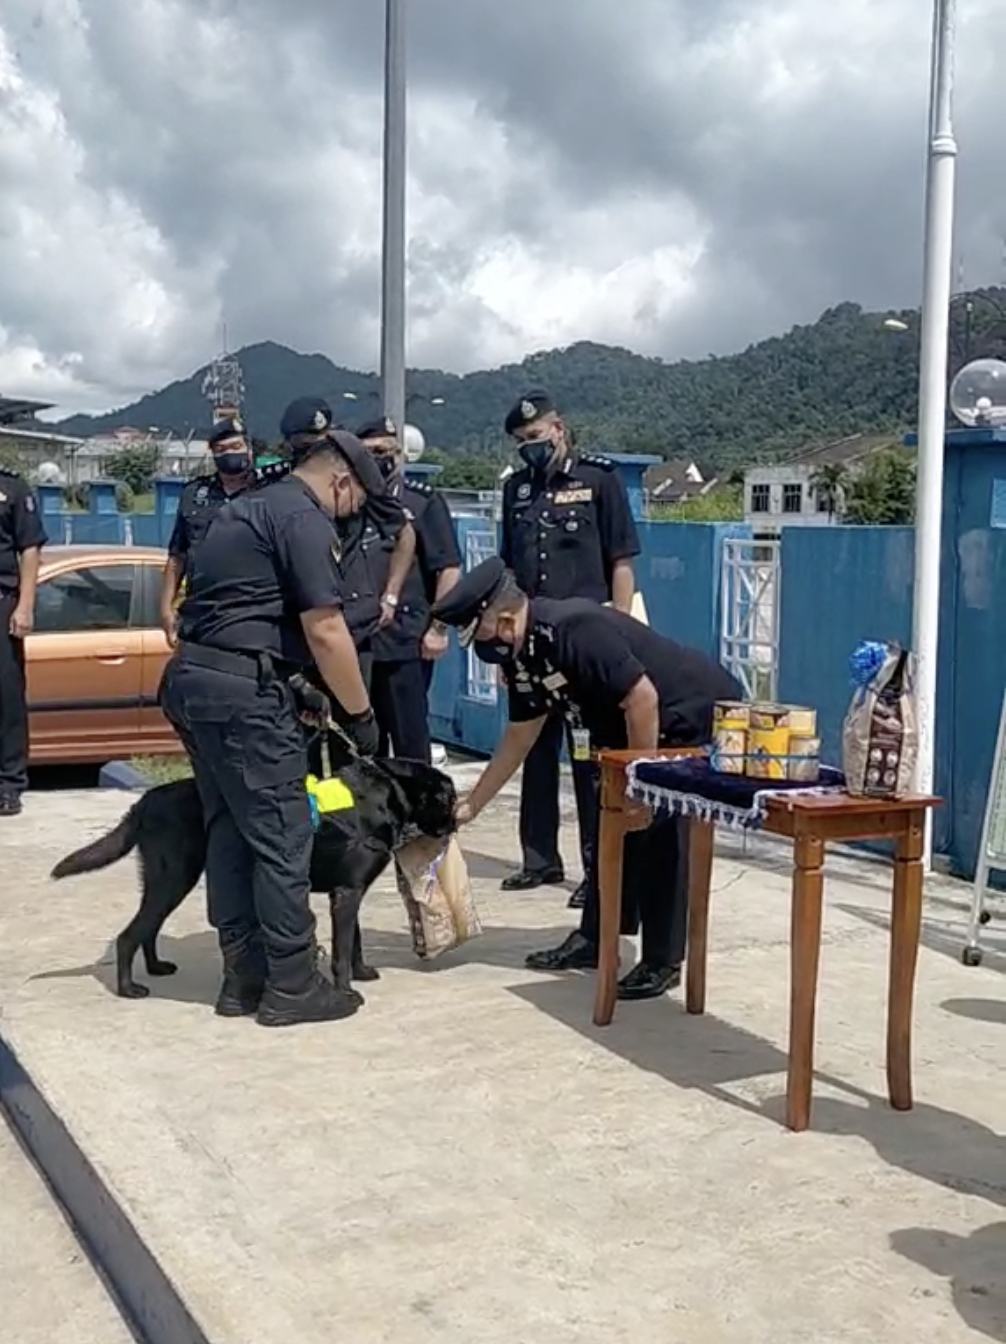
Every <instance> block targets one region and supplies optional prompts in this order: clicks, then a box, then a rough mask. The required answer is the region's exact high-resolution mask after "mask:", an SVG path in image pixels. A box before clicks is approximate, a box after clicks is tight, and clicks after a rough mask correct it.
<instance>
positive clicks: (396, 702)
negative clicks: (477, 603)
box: [370, 481, 461, 761]
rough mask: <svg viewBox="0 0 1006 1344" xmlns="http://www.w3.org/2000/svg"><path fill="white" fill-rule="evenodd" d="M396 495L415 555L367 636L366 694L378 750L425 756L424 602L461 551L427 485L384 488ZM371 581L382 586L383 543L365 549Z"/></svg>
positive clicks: (428, 669) (428, 671)
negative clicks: (394, 601) (385, 621)
mask: <svg viewBox="0 0 1006 1344" xmlns="http://www.w3.org/2000/svg"><path fill="white" fill-rule="evenodd" d="M389 489H390V490H391V492H392V493H393V494H395V496H396V497H397V498H398V499H400V500H401V503H402V507H403V509H404V510H405V516H406V518H408V520H409V521H410V522H411V523H412V526H413V527H414V528H415V530H416V555H415V559H414V560H413V562H412V565H411V566H410V568H409V572H408V574H407V575H406V578H405V582H404V584H403V585H402V591H401V593H400V594H399V600H398V606H397V608H396V609H395V616H394V619H393V620H392V621H391V623H390V624H389V625H386V626H384V628H383V629H381V630H378V631H377V633H376V634H375V635H374V639H373V650H374V670H373V683H372V697H373V703H374V713H375V714H376V715H377V722H378V724H379V726H380V728H381V742H382V745H381V754H382V755H385V754H387V747H388V744H389V743H390V745H391V747H392V748H393V750H394V753H395V755H396V756H401V757H405V758H407V759H409V760H415V761H429V759H430V725H429V704H428V700H427V693H428V690H429V684H430V677H431V676H432V672H433V663H432V661H431V660H430V659H428V658H425V659H424V658H423V656H422V648H421V644H422V639H423V636H424V635H425V634H426V632H427V630H428V629H429V628H430V604H431V603H432V602H433V600H434V598H435V597H436V591H437V580H438V578H439V577H440V575H441V574H442V573H443V571H444V570H445V569H451V568H454V567H457V568H460V566H461V553H460V551H459V550H458V541H457V537H456V535H455V533H454V523H453V520H452V519H451V515H450V511H449V509H448V508H447V505H446V503H445V502H444V499H443V497H442V496H441V495H439V494H438V493H437V491H436V490H434V489H433V488H432V487H431V486H429V485H427V484H425V482H421V483H413V482H411V481H409V482H403V481H396V482H393V483H392V485H391V486H390V487H389ZM370 554H371V557H372V561H373V564H374V573H375V580H376V586H377V588H378V590H379V591H380V592H383V591H384V587H385V584H386V582H387V577H388V565H389V561H390V558H391V553H390V549H389V548H388V547H387V546H383V547H375V548H374V549H373V550H372V551H371V553H370Z"/></svg>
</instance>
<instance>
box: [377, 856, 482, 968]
mask: <svg viewBox="0 0 1006 1344" xmlns="http://www.w3.org/2000/svg"><path fill="white" fill-rule="evenodd" d="M395 872H396V877H397V880H398V891H399V895H400V896H401V898H402V901H403V903H404V905H405V912H406V914H407V915H408V917H409V929H410V931H411V934H412V950H413V951H414V952H415V954H416V956H417V957H421V958H422V959H423V960H424V961H429V960H432V959H433V958H434V957H439V956H442V955H443V953H444V952H449V951H450V950H451V949H452V948H454V947H460V945H461V944H462V943H466V942H468V941H469V939H471V938H477V937H478V936H479V934H480V933H481V932H482V923H481V921H480V919H479V914H478V911H477V910H476V909H475V902H474V901H473V900H472V886H471V880H470V878H469V876H468V865H467V864H466V863H465V858H464V855H463V854H462V853H461V846H460V845H459V844H458V842H457V838H456V837H455V836H451V838H450V840H449V841H448V842H447V843H446V845H445V843H444V841H443V840H434V839H432V838H431V837H430V836H425V835H423V836H419V837H418V839H416V840H410V841H409V843H408V844H407V845H403V846H402V848H401V849H400V850H399V851H398V853H397V854H396V855H395Z"/></svg>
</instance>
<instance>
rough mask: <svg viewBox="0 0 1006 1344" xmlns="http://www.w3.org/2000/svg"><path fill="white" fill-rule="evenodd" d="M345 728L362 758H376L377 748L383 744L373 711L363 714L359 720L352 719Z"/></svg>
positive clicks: (369, 710)
mask: <svg viewBox="0 0 1006 1344" xmlns="http://www.w3.org/2000/svg"><path fill="white" fill-rule="evenodd" d="M343 726H344V727H345V729H346V732H347V733H348V734H349V736H350V737H351V738H352V739H353V742H354V744H355V746H356V749H357V751H358V752H359V753H360V755H361V756H375V755H376V754H377V748H378V747H379V746H380V743H381V734H380V731H379V730H378V727H377V720H376V719H375V718H374V711H373V710H372V709H368V710H367V712H366V714H361V715H360V716H359V718H356V719H350V721H349V722H348V723H347V724H344V725H343Z"/></svg>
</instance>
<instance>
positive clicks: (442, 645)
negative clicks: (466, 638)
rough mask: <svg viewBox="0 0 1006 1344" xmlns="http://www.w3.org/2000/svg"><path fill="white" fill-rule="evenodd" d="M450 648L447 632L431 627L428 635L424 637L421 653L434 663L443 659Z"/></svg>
mask: <svg viewBox="0 0 1006 1344" xmlns="http://www.w3.org/2000/svg"><path fill="white" fill-rule="evenodd" d="M449 647H450V640H449V639H448V638H447V631H446V630H435V629H434V628H433V627H432V626H430V628H429V630H427V632H426V634H425V635H423V642H422V644H421V645H420V653H421V654H422V655H423V657H424V658H428V659H429V660H430V661H431V662H432V661H433V659H435V658H442V657H443V656H444V654H445V653H446V652H447V650H448V648H449Z"/></svg>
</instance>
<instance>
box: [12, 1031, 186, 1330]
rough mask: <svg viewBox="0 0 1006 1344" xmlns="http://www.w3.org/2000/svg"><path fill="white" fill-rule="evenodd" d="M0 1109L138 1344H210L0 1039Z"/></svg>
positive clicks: (87, 1163)
mask: <svg viewBox="0 0 1006 1344" xmlns="http://www.w3.org/2000/svg"><path fill="white" fill-rule="evenodd" d="M2 1025H3V1024H2V1020H0V1111H2V1112H3V1114H4V1115H5V1116H6V1117H7V1119H8V1121H9V1122H10V1124H11V1127H12V1128H13V1130H14V1132H15V1133H16V1134H17V1136H18V1137H19V1139H20V1140H21V1142H22V1143H23V1144H24V1146H25V1148H26V1150H27V1151H28V1153H29V1154H30V1156H31V1158H32V1160H33V1161H34V1162H35V1164H36V1166H37V1167H38V1169H39V1170H40V1171H41V1173H42V1175H43V1177H44V1178H45V1180H46V1182H47V1183H48V1185H49V1187H50V1189H51V1190H52V1192H53V1194H54V1195H55V1197H56V1199H57V1200H58V1201H59V1203H60V1205H61V1206H62V1208H63V1211H64V1213H65V1214H66V1215H67V1217H68V1218H69V1220H70V1222H71V1224H72V1226H73V1228H74V1230H75V1231H76V1233H77V1236H78V1237H79V1239H80V1241H81V1243H82V1244H83V1246H84V1249H85V1250H86V1252H87V1254H88V1256H89V1257H90V1259H91V1262H92V1264H94V1266H95V1268H96V1269H97V1270H98V1272H99V1273H100V1274H101V1275H102V1276H103V1277H104V1279H105V1281H106V1282H107V1283H108V1285H109V1286H110V1288H111V1290H112V1292H113V1294H114V1295H115V1297H116V1299H117V1300H118V1303H119V1306H120V1309H121V1310H122V1312H123V1314H124V1316H125V1318H126V1321H127V1323H128V1325H129V1327H130V1329H131V1330H132V1331H133V1332H134V1333H135V1334H136V1335H137V1338H139V1339H141V1340H142V1341H144V1344H210V1341H209V1339H208V1338H207V1336H206V1335H205V1334H204V1333H203V1331H202V1330H201V1329H200V1328H199V1326H198V1325H197V1324H196V1322H195V1320H194V1319H193V1317H192V1316H191V1314H190V1313H189V1311H188V1309H187V1308H186V1306H185V1304H184V1302H183V1301H182V1299H181V1297H180V1296H179V1294H178V1292H177V1290H176V1289H175V1287H174V1285H173V1284H172V1283H171V1281H170V1280H169V1279H168V1277H167V1275H166V1274H165V1273H164V1271H163V1270H162V1269H161V1267H160V1266H159V1265H158V1263H157V1261H156V1260H155V1259H154V1257H153V1256H152V1255H151V1253H150V1251H149V1250H148V1248H147V1246H146V1244H145V1243H144V1241H143V1239H142V1238H141V1237H140V1235H139V1233H138V1232H137V1231H136V1228H135V1227H134V1226H133V1224H132V1223H131V1222H130V1220H129V1219H128V1218H127V1216H126V1214H125V1213H124V1212H123V1210H122V1208H121V1207H120V1205H119V1204H118V1202H117V1201H116V1199H115V1197H114V1195H113V1194H112V1193H111V1191H110V1190H109V1189H108V1186H107V1185H106V1184H105V1182H104V1181H103V1180H102V1179H101V1177H100V1176H99V1175H98V1173H97V1171H96V1170H95V1168H94V1167H93V1165H92V1164H91V1162H90V1161H89V1160H88V1158H87V1157H86V1155H85V1154H84V1152H83V1151H82V1150H81V1148H80V1146H79V1145H78V1143H77V1142H76V1140H75V1139H74V1138H73V1136H72V1135H71V1133H70V1131H69V1130H68V1129H67V1127H66V1125H65V1124H64V1123H63V1121H62V1120H61V1119H60V1117H59V1116H58V1115H57V1114H56V1112H55V1111H54V1110H53V1108H52V1107H51V1106H50V1104H49V1102H48V1100H47V1099H46V1097H45V1096H44V1095H43V1093H42V1091H41V1089H40V1088H39V1087H38V1086H36V1084H35V1082H34V1080H33V1079H32V1078H31V1077H30V1076H29V1074H28V1073H27V1071H26V1070H25V1069H24V1068H23V1067H22V1065H21V1063H20V1061H19V1060H18V1058H17V1056H16V1055H15V1054H14V1051H13V1050H12V1049H11V1047H10V1046H9V1045H8V1043H7V1042H6V1040H5V1039H4V1036H3V1031H2Z"/></svg>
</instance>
